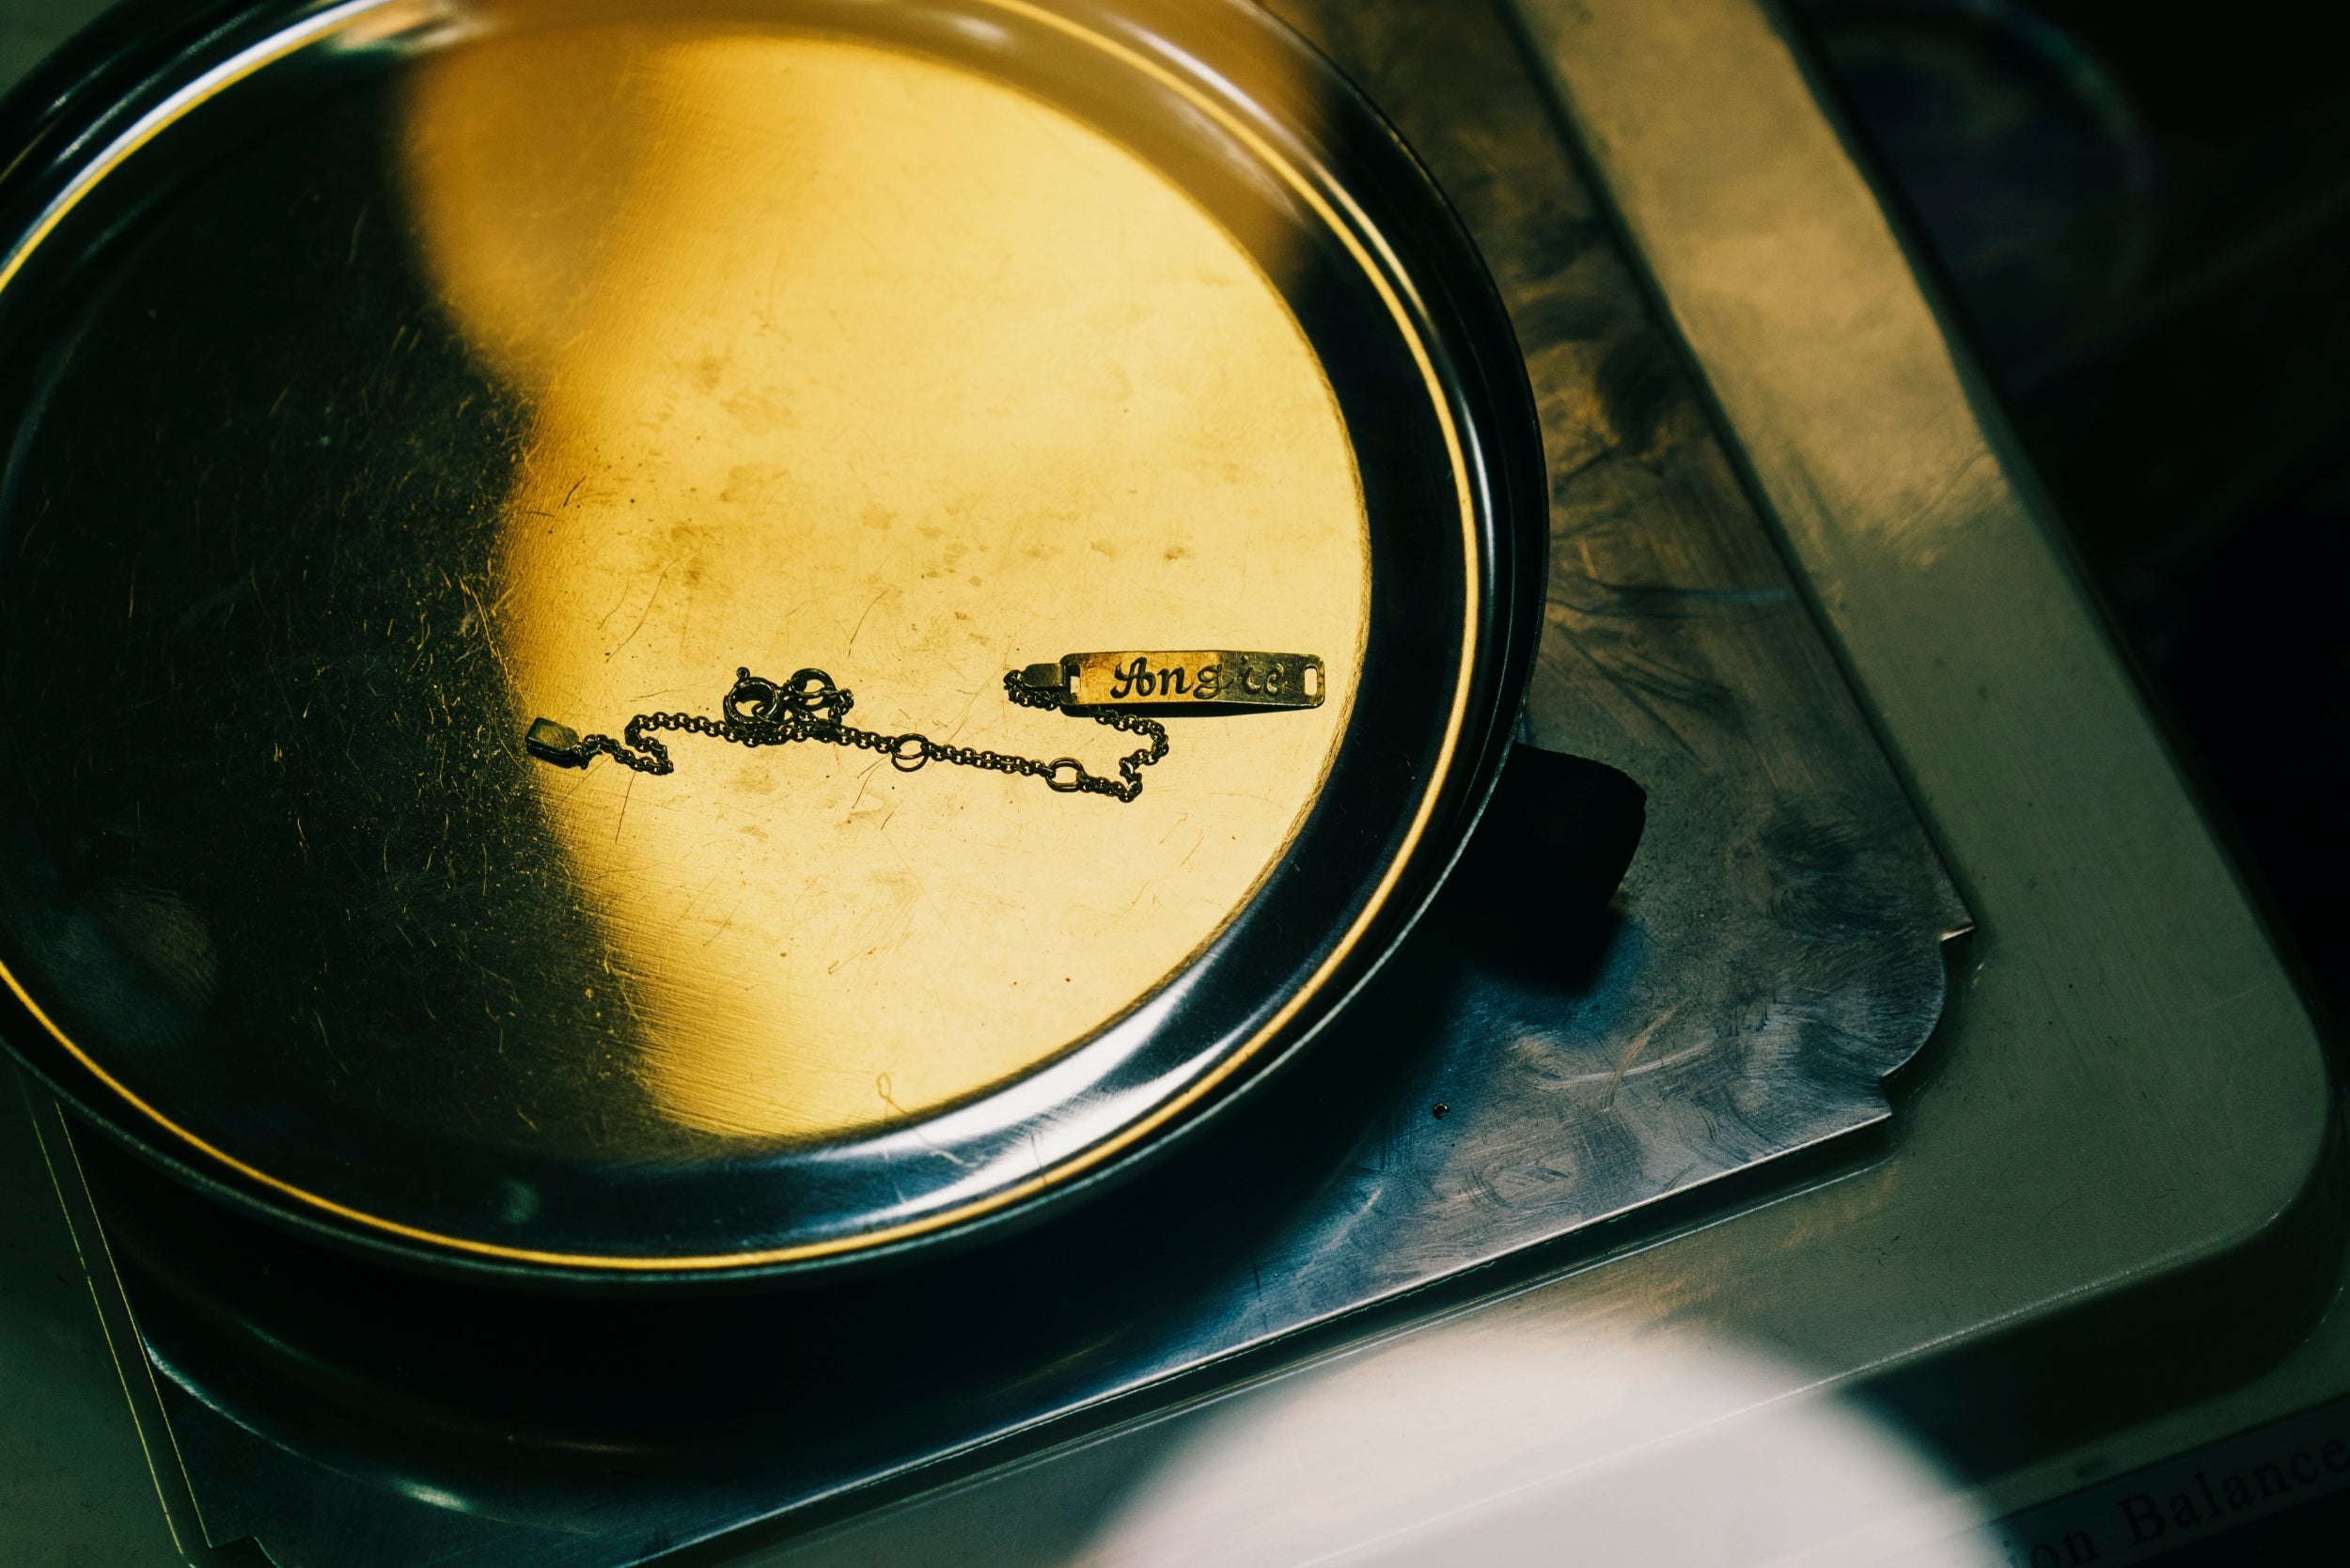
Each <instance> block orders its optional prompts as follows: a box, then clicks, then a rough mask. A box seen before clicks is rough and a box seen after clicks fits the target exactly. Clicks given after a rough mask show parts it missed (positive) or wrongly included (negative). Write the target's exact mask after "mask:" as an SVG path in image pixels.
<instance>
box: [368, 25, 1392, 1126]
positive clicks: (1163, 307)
mask: <svg viewBox="0 0 2350 1568" xmlns="http://www.w3.org/2000/svg"><path fill="white" fill-rule="evenodd" d="M407 105H408V106H407V118H406V129H405V131H404V139H403V147H404V153H403V158H404V163H405V186H406V189H407V191H408V193H409V199H410V201H411V202H412V204H413V207H414V211H415V221H416V223H417V226H418V233H419V237H420V243H421V247H422V250H423V254H424V259H425V264H426V268H427V271H428V274H430V276H431V279H432V280H433V283H434V286H435V287H436V289H437V290H439V292H440V293H441V294H442V296H443V298H444V300H445V303H446V308H447V310H448V312H449V314H450V315H451V316H452V317H453V318H454V319H455V320H456V321H457V322H458V323H459V325H460V328H461V331H462V334H463V336H464V337H465V339H466V341H467V343H468V345H469V347H470V349H471V351H472V352H473V353H476V354H477V355H478V356H479V358H480V359H481V361H482V362H483V363H484V365H485V366H486V367H487V368H489V369H490V370H491V371H492V372H493V374H494V375H495V376H497V377H498V378H499V379H500V381H501V382H503V383H505V384H509V385H510V386H511V387H512V388H513V389H514V390H516V391H517V392H518V393H519V394H520V395H521V396H522V398H523V400H524V402H525V407H526V408H527V409H528V411H529V419H530V434H529V438H528V443H527V447H526V449H525V456H524V461H523V464H522V473H521V477H520V478H519V480H518V482H517V485H516V487H515V489H514V491H513V493H512V494H511V495H510V496H509V500H508V502H507V505H506V512H505V520H504V534H503V541H502V543H501V545H500V547H499V549H498V551H497V554H496V560H495V577H496V597H495V601H494V603H493V604H492V605H490V606H488V607H487V608H488V613H489V615H490V617H491V621H492V635H493V640H494V643H495V645H496V646H497V648H498V650H499V651H500V655H501V661H502V665H503V667H504V669H505V671H506V675H507V679H508V681H509V686H510V690H511V695H512V701H513V713H514V716H515V721H516V724H517V726H518V728H519V726H520V725H522V724H524V723H526V722H528V720H529V719H530V718H531V717H532V716H533V715H536V714H540V713H546V714H552V715H557V716H560V717H562V718H563V719H564V720H565V721H566V722H569V723H572V724H575V725H577V726H578V727H579V728H581V729H604V730H611V731H615V732H617V731H618V729H619V727H620V725H621V724H622V723H623V722H624V721H625V720H626V719H627V717H628V716H629V715H630V714H632V713H640V712H646V711H652V710H670V711H682V712H690V713H714V712H715V711H716V705H717V702H718V699H719V698H720V697H721V696H722V695H723V694H724V693H725V691H726V689H727V687H728V685H729V682H731V681H732V679H733V676H734V672H735V669H736V667H737V666H750V667H751V668H752V669H754V670H756V671H758V672H760V673H761V674H763V675H767V676H770V677H772V678H776V679H781V678H783V677H785V676H788V675H789V674H790V673H791V671H793V670H794V669H797V668H800V667H802V666H819V667H822V668H823V669H825V670H826V671H828V672H829V673H830V674H831V675H832V676H833V678H834V679H835V680H836V681H837V682H838V684H840V685H842V686H844V687H847V688H849V689H850V690H852V691H853V692H854V695H855V703H856V706H855V713H854V719H853V722H856V723H860V724H864V725H867V726H870V727H872V728H875V729H883V730H886V731H898V730H918V731H921V732H923V733H925V734H928V735H930V736H931V737H932V738H933V739H935V740H940V741H947V742H951V743H953V744H957V745H972V746H981V747H992V748H996V749H1000V750H1004V751H1009V752H1016V753H1019V754H1021V755H1024V756H1034V757H1042V758H1048V759H1049V758H1052V757H1054V756H1058V755H1061V754H1065V753H1070V754H1078V755H1080V756H1082V757H1083V758H1085V759H1086V760H1087V764H1088V766H1089V767H1092V768H1094V769H1095V770H1096V771H1106V769H1107V767H1108V763H1109V760H1110V759H1111V758H1112V757H1113V756H1114V755H1115V753H1116V751H1117V750H1118V749H1119V747H1118V746H1117V745H1116V744H1115V743H1116V741H1117V740H1118V739H1119V738H1118V737H1114V736H1111V735H1110V734H1108V733H1107V732H1106V731H1102V730H1099V729H1096V728H1095V727H1094V726H1091V725H1089V724H1087V725H1080V724H1077V723H1073V722H1072V721H1071V720H1070V719H1069V718H1066V717H1064V716H1061V715H1058V714H1055V713H1038V712H1034V711H1030V710H1024V709H1017V708H1013V707H1011V705H1010V704H1009V703H1007V701H1006V700H1005V698H1004V696H1003V693H1002V690H1001V688H1000V684H999V682H1000V681H1001V677H1002V673H1003V672H1004V671H1005V670H1006V669H1009V668H1012V667H1016V666H1021V665H1025V664H1027V663H1031V662H1035V661H1038V660H1042V659H1050V658H1054V657H1058V655H1059V654H1061V653H1063V652H1066V651H1075V650H1082V649H1091V648H1118V647H1194V646H1197V647H1235V648H1258V647H1263V648H1296V649H1308V650H1313V651H1319V652H1323V653H1324V657H1325V658H1327V659H1328V660H1329V662H1330V665H1331V667H1332V669H1333V671H1334V672H1335V673H1334V674H1333V676H1332V677H1331V683H1332V697H1333V700H1331V701H1329V702H1327V703H1325V704H1324V707H1323V708H1321V709H1320V710H1318V711H1315V712H1312V713H1284V714H1279V715H1275V716H1272V717H1271V718H1270V721H1269V722H1268V721H1266V720H1263V719H1259V720H1240V721H1231V720H1226V721H1213V722H1197V723H1186V724H1184V725H1182V726H1180V727H1179V729H1178V730H1177V733H1176V735H1175V737H1174V742H1175V750H1174V753H1173V755H1172V757H1171V758H1170V760H1169V761H1168V762H1167V763H1166V764H1165V765H1163V766H1161V767H1159V768H1158V769H1156V770H1154V772H1153V773H1152V775H1151V776H1150V779H1149V783H1148V786H1147V788H1146V789H1145V791H1144V792H1143V794H1142V795H1141V797H1140V798H1139V799H1138V800H1137V801H1136V802H1135V803H1134V804H1133V805H1131V806H1118V805H1115V804H1112V803H1109V802H1106V801H1103V800H1100V799H1096V798H1090V797H1073V796H1065V795H1058V794H1054V793H1051V792H1047V791H1045V790H1043V789H1042V788H1041V787H1040V786H1039V785H1038V783H1037V782H1036V781H1035V780H1034V779H1025V778H1011V777H1006V776H1000V775H994V774H985V773H977V772H972V771H970V770H964V769H949V768H946V767H937V768H932V769H930V770H926V771H924V772H922V773H919V774H915V775H901V774H897V773H894V772H893V771H892V770H891V769H890V768H888V767H886V766H884V765H882V763H881V760H880V759H878V758H877V757H876V756H875V755H874V754H872V753H870V752H845V751H840V750H838V749H835V748H831V747H825V746H816V745H803V746H794V747H788V748H782V749H780V750H768V751H756V752H745V751H743V750H741V749H739V748H735V747H729V746H723V745H716V744H714V743H709V742H701V741H696V740H693V739H691V738H688V739H684V740H682V741H680V742H678V743H677V744H676V747H675V755H676V757H677V763H678V767H677V772H676V773H675V774H674V775H672V776H666V777H657V778H646V777H638V776H634V775H631V774H629V773H627V772H625V771H623V770H621V769H620V768H619V767H616V766H612V765H609V764H603V765H599V766H597V767H595V768H593V769H591V770H590V771H589V772H587V774H585V775H581V774H576V773H571V772H563V771H558V770H555V769H545V770H542V776H541V778H540V797H541V801H542V805H543V809H544V810H545V812H546V813H547V815H548V818H549V820H550V823H551V824H552V827H553V831H554V834H555V838H556V842H557V843H558V844H559V846H560V848H561V850H562V852H563V853H564V855H566V856H567V857H568V859H569V861H570V863H571V868H572V877H573V880H574V881H575V883H576V885H577V886H578V888H579V890H580V894H581V898H582V902H583V903H584V904H585V905H586V906H587V909H588V910H589V911H590V912H591V914H592V915H593V917H595V919H596V920H597V921H598V923H599V925H600V927H601V929H602V930H603V933H604V936H605V941H606V944H607V949H608V951H609V954H610V960H609V971H608V972H609V977H610V992H609V996H608V998H606V997H603V996H600V997H599V998H598V1005H599V1006H603V1005H606V1002H607V1000H608V1005H609V1006H610V1007H611V1008H613V1009H615V1010H621V1011H624V1012H625V1015H626V1016H627V1018H628V1020H629V1022H630V1027H631V1032H632V1034H633V1035H634V1037H635V1039H636V1040H637V1041H638V1042H640V1051H641V1057H642V1063H641V1073H642V1076H643V1079H644V1085H645V1089H646V1091H647V1093H648V1095H649V1096H650V1100H651V1102H652V1103H653V1105H655V1106H656V1107H657V1108H658V1110H659V1111H660V1113H661V1114H662V1115H664V1116H665V1117H666V1118H668V1119H669V1120H671V1121H675V1122H677V1123H681V1124H682V1125H684V1126H687V1127H691V1128H695V1129H697V1130H700V1131H703V1132H708V1133H716V1134H719V1135H721V1136H739V1137H776V1136H787V1137H810V1136H814V1137H821V1136H823V1135H826V1134H834V1133H841V1132H846V1131H849V1130H852V1129H854V1128H857V1127H860V1126H866V1125H870V1124H873V1123H876V1122H880V1121H889V1120H893V1119H895V1118H898V1117H900V1116H903V1115H911V1114H917V1113H919V1112H921V1111H923V1110H925V1109H929V1108H932V1107H935V1106H937V1105H942V1104H944V1103H948V1102H951V1101H954V1100H956V1099H958V1098H961V1097H964V1096H967V1095H970V1094H972V1093H974V1092H977V1091H979V1090H983V1089H985V1088H987V1087H988V1086H990V1085H991V1084H995V1083H998V1082H1000V1081H1002V1080H1003V1079H1005V1078H1006V1077H1008V1076H1009V1075H1011V1074H1016V1073H1018V1072H1020V1071H1022V1070H1024V1069H1026V1068H1028V1067H1031V1066H1033V1065H1035V1064H1037V1063H1038V1062H1040V1061H1042V1060H1043V1059H1046V1058H1050V1057H1051V1056H1053V1055H1054V1054H1056V1053H1057V1052H1058V1051H1059V1050H1060V1049H1061V1048H1062V1047H1064V1046H1066V1045H1068V1044H1070V1043H1074V1042H1075V1041H1077V1040H1079V1039H1080V1038H1082V1037H1084V1036H1085V1035H1087V1034H1088V1033H1089V1032H1090V1031H1092V1030H1093V1029H1095V1028H1097V1027H1100V1026H1102V1025H1103V1024H1105V1023H1106V1022H1108V1021H1109V1020H1111V1019H1112V1018H1114V1017H1116V1016H1118V1015H1119V1014H1120V1012H1121V1011H1123V1010H1125V1009H1126V1008H1128V1007H1130V1006H1131V1005H1133V1003H1134V1002H1135V1001H1136V999H1137V998H1138V997H1140V996H1144V995H1146V994H1147V993H1148V992H1149V991H1150V990H1151V989H1152V987H1153V986H1155V985H1156V984H1157V983H1158V982H1159V981H1160V980H1162V979H1163V978H1164V977H1166V976H1167V975H1168V974H1169V973H1170V972H1172V971H1174V970H1175V969H1176V968H1178V967H1179V966H1180V965H1181V964H1183V961H1184V960H1185V958H1186V957H1187V956H1188V955H1189V954H1190V953H1192V952H1193V951H1195V950H1196V949H1198V948H1199V946H1200V944H1202V943H1203V942H1205V941H1206V940H1207V939H1208V938H1209V937H1210V936H1212V935H1213V934H1214V932H1215V931H1216V930H1217V929H1218V928H1219V927H1220V926H1221V925H1222V924H1223V923H1224V922H1225V921H1226V920H1227V918H1228V917H1230V914H1231V913H1232V911H1233V910H1234V909H1235V908H1236V907H1237V906H1238V905H1240V904H1241V903H1242V902H1245V900H1246V896H1247V894H1248V893H1249V891H1250V889H1251V888H1252V887H1253V886H1255V885H1256V884H1257V882H1258V881H1259V880H1260V878H1261V877H1262V876H1263V874H1264V873H1265V871H1266V870H1267V869H1268V868H1269V867H1270V866H1271V865H1272V864H1273V863H1274V862H1275V861H1276V860H1277V857H1278V856H1279V855H1280V853H1281V850H1282V846H1283V845H1284V843H1285V842H1286V841H1287V840H1288V839H1289V838H1290V837H1291V835H1292V834H1293V831H1294V829H1295V827H1296V824H1297V823H1298V822H1299V820H1300V818H1301V816H1302V814H1303V812H1304V810H1305V808H1307V806H1308V804H1309V803H1310V801H1311V799H1312V797H1313V794H1314V792H1315V789H1316V787H1317V784H1318V782H1319V780H1320V778H1321V777H1322V776H1323V774H1324V771H1325V769H1326V767H1327V765H1328V760H1329V757H1330V755H1331V752H1332V749H1333V747H1334V746H1335V745H1336V742H1337V739H1338V736H1339V735H1340V732H1341V731H1342V729H1343V727H1344V724H1345V721H1346V716H1347V713H1348V702H1349V698H1351V695H1352V680H1351V673H1352V670H1353V668H1354V667H1355V663H1356V661H1357V660H1358V659H1359V648H1360V644H1361V641H1362V637H1363V629H1364V618H1365V615H1366V612H1367V604H1368V583H1367V572H1368V564H1367V562H1368V556H1367V549H1368V546H1367V542H1366V535H1365V523H1364V518H1363V510H1362V502H1361V499H1360V495H1359V492H1358V486H1357V483H1356V479H1355V469H1354V465H1353V460H1352V455H1351V452H1350V449H1349V447H1348V444H1347V438H1346V432H1345V430H1344V428H1343V426H1342V424H1341V422H1340V416H1339V413H1338V410H1337V406H1336V403H1335V401H1334V400H1333V398H1332V396H1331V393H1330V391H1329V388H1328V386H1327V384H1325V382H1324V378H1323V375H1322V372H1321V369H1320V367H1319V365H1318V363H1317V362H1316V360H1315V359H1314V357H1313V354H1312V353H1311V351H1310V350H1309V349H1308V345H1307V343H1306V340H1305V338H1304V337H1303V336H1302V334H1301V332H1300V330H1299V328H1298V326H1297V324H1296V322H1295V321H1294V320H1293V318H1292V316H1291V315H1290V313H1289V310H1288V308H1287V306H1285V305H1284V304H1283V302H1282V299H1281V296H1280V294H1279V293H1278V292H1277V290H1276V289H1275V287H1274V286H1273V284H1272V282H1271V281H1270V280H1268V279H1267V278H1266V276H1265V275H1264V274H1262V273H1261V271H1260V270H1259V269H1258V267H1257V265H1256V264H1255V263H1254V262H1253V261H1252V260H1251V259H1250V258H1249V256H1248V254H1247V252H1246V250H1244V249H1243V247H1242V246H1241V245H1240V244H1239V243H1236V242H1235V241H1234V239H1233V238H1232V237H1231V236H1230V235H1228V234H1227V233H1225V232H1224V231H1223V230H1222V229H1220V228H1219V227H1217V226H1216V225H1215V223H1214V221H1213V220H1211V219H1210V218H1209V217H1208V216H1207V215H1206V214H1204V213H1203V212H1200V211H1199V209H1198V208H1197V207H1196V206H1194V205H1193V204H1192V203H1191V202H1190V201H1189V200H1188V199H1187V198H1186V197H1184V196H1183V195H1182V194H1181V193H1179V192H1178V191H1177V190H1176V188H1175V187H1174V186H1173V185H1171V184H1170V183H1169V182H1167V180H1166V179H1165V178H1164V177H1163V176H1161V175H1160V174H1158V173H1156V172H1154V171H1153V170H1152V168H1151V167H1150V166H1149V165H1146V164H1145V163H1144V162H1142V161H1141V160H1140V159H1139V158H1137V157H1136V155H1135V154H1133V153H1132V152H1130V151H1129V150H1127V149H1124V148H1121V147H1120V146H1119V145H1117V144H1116V143H1114V142H1112V141H1110V140H1108V139H1107V138H1105V136H1103V135H1102V134H1101V133H1098V132H1095V131H1092V130H1089V129H1088V128H1087V127H1085V126H1083V125H1081V124H1079V123H1078V122H1077V121H1075V120H1073V119H1071V118H1067V117H1065V116H1063V115H1062V114H1060V113H1058V111H1056V110H1053V109H1051V108H1049V107H1047V106H1045V105H1043V104H1042V103H1041V102H1037V101H1035V100H1033V99H1030V98H1027V97H1026V96H1023V95H1022V94H1020V93H1018V92H1016V91H1014V90H1012V89H1011V88H1009V87H1007V86H1002V85H999V84H996V83H993V82H990V81H988V80H985V79H983V78H981V77H979V76H977V75H974V74H971V73H969V72H966V71H960V70H957V69H955V68H953V67H950V66H948V65H946V64H942V63H937V62H933V61H930V60H926V59H922V58H917V57H916V56H914V55H902V54H897V53H893V52H890V51H888V50H885V49H883V48H878V47H873V46H869V45H863V44H853V43H849V42H844V41H838V40H829V39H818V38H812V37H798V36H792V35H790V34H785V33H762V32H753V31H745V30H741V29H735V30H731V31H724V30H713V29H711V28H698V29H697V28H696V27H694V26H688V25H682V24H681V25H675V26H669V25H663V26H653V27H641V26H640V27H619V26H612V27H587V28H572V29H562V30H556V31H544V32H539V31H530V30H520V31H514V32H508V33H499V34H493V35H492V36H490V37H489V38H487V39H483V40H481V41H478V42H476V43H473V44H470V45H468V46H466V47H463V48H461V49H458V50H455V51H453V52H451V53H450V54H448V55H445V56H441V57H438V58H435V59H433V60H431V61H430V62H429V63H426V64H425V65H423V66H422V67H421V68H420V69H419V71H418V72H417V75H416V80H415V85H414V86H413V90H412V91H411V93H410V96H409V98H408V100H407Z"/></svg>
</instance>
